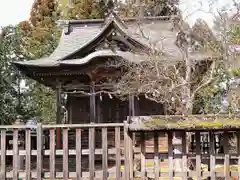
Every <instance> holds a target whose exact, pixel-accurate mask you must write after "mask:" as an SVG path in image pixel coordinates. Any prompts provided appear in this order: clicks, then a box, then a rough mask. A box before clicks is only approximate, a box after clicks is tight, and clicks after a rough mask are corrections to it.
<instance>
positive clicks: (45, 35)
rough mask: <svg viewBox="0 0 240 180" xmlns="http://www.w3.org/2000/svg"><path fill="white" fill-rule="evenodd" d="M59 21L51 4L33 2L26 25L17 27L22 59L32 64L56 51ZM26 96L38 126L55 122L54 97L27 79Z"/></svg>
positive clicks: (47, 0) (54, 4)
mask: <svg viewBox="0 0 240 180" xmlns="http://www.w3.org/2000/svg"><path fill="white" fill-rule="evenodd" d="M59 17H60V13H59V9H58V4H57V2H56V1H55V0H36V1H35V2H34V5H33V7H32V10H31V17H30V19H29V21H24V22H21V23H20V24H19V29H20V34H21V45H22V49H21V52H22V54H23V56H24V59H27V60H33V59H38V58H42V57H44V56H45V57H46V56H49V55H50V54H51V53H52V52H53V51H54V49H55V48H56V46H57V44H58V41H59V37H60V29H59V27H58V26H57V24H56V20H58V19H59ZM26 81H27V84H28V86H29V90H28V92H29V96H30V97H31V101H30V102H29V103H31V105H32V107H33V108H34V109H35V112H34V117H36V118H37V120H38V121H41V122H43V121H44V122H47V123H50V122H55V121H56V119H55V114H56V110H55V109H56V108H55V95H54V94H55V93H54V91H53V90H52V89H50V88H47V87H45V86H43V85H41V84H39V83H38V82H36V81H32V80H29V79H27V80H26Z"/></svg>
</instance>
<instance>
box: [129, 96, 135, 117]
mask: <svg viewBox="0 0 240 180" xmlns="http://www.w3.org/2000/svg"><path fill="white" fill-rule="evenodd" d="M128 102H129V116H135V107H134V96H133V95H132V94H129V100H128Z"/></svg>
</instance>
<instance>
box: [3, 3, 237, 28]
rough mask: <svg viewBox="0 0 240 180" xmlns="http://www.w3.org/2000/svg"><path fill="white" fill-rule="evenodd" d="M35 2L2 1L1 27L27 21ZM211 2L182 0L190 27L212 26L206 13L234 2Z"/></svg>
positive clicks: (181, 5) (210, 14)
mask: <svg viewBox="0 0 240 180" xmlns="http://www.w3.org/2000/svg"><path fill="white" fill-rule="evenodd" d="M33 1H34V0H0V3H1V6H0V26H7V25H9V24H17V23H18V22H21V21H23V20H27V19H28V18H29V16H30V9H31V6H32V3H33ZM210 1H211V0H180V9H181V10H182V12H183V16H184V17H188V18H186V20H187V22H188V23H189V24H190V25H192V24H193V23H194V22H195V20H196V19H198V18H200V17H201V18H202V19H204V20H205V21H206V22H207V23H208V24H209V25H210V26H212V24H213V16H212V13H206V11H209V10H210V11H211V12H214V11H215V12H216V9H220V8H221V7H222V6H224V7H228V6H230V5H231V2H232V1H231V0H212V1H213V2H214V4H213V6H212V7H213V8H212V9H209V4H210ZM237 1H238V0H237ZM204 11H205V12H204ZM193 12H194V13H193Z"/></svg>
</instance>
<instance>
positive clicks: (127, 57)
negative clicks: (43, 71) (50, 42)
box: [13, 50, 147, 67]
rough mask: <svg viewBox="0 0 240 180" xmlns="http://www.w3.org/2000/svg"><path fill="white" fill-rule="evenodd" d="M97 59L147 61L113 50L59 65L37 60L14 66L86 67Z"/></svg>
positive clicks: (59, 62) (143, 57)
mask: <svg viewBox="0 0 240 180" xmlns="http://www.w3.org/2000/svg"><path fill="white" fill-rule="evenodd" d="M97 57H120V58H123V59H125V60H127V61H130V62H141V61H144V60H146V59H147V56H144V55H140V54H134V53H132V52H123V51H116V52H113V51H111V50H99V51H95V52H93V53H91V54H89V55H87V56H85V57H83V58H79V59H72V60H63V61H58V62H57V63H56V62H49V63H48V64H46V63H45V62H43V61H45V59H40V60H41V61H40V62H37V60H32V61H20V62H13V64H15V65H17V66H29V67H53V66H55V67H57V66H61V65H84V64H87V63H89V62H90V61H92V60H93V59H95V58H97ZM46 61H47V59H46Z"/></svg>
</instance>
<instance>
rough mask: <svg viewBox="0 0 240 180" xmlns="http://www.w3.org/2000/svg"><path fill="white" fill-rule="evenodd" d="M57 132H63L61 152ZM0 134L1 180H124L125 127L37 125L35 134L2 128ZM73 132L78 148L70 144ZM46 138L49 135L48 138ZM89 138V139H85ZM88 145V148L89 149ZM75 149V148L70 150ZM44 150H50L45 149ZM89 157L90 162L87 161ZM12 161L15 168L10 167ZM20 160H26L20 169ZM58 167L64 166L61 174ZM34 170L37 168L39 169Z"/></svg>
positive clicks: (9, 127) (110, 125) (18, 128)
mask: <svg viewBox="0 0 240 180" xmlns="http://www.w3.org/2000/svg"><path fill="white" fill-rule="evenodd" d="M31 128H32V127H31ZM57 128H60V129H61V132H62V133H61V136H62V148H61V149H57V148H56V146H55V144H56V142H55V141H56V129H57ZM0 130H1V138H0V140H1V150H0V155H1V162H0V163H1V169H0V179H1V180H5V179H7V178H12V179H13V180H17V179H19V178H20V179H21V178H24V179H26V180H30V179H33V178H36V179H39V180H40V179H42V178H50V179H55V178H63V179H70V178H76V179H82V178H83V177H88V178H89V179H94V178H95V177H98V178H102V179H107V178H108V177H112V178H116V179H120V178H121V177H122V174H123V173H122V170H121V160H122V159H123V158H122V157H123V154H122V153H121V151H122V149H123V148H124V147H123V145H121V142H123V138H121V132H122V130H123V124H122V123H112V124H79V125H42V124H38V125H37V126H36V129H35V130H32V129H30V128H29V127H27V126H1V127H0ZM9 131H10V132H12V141H11V142H12V149H9V147H8V144H9V142H8V138H7V133H8V132H9ZM70 131H71V132H72V133H73V132H74V136H73V137H74V139H75V144H74V145H71V146H70V142H69V139H70V133H69V132H70ZM83 133H84V136H83ZM33 134H36V137H35V138H36V139H35V140H31V139H32V135H33ZM46 134H49V135H48V136H46ZM109 134H111V136H110V135H109ZM86 135H87V136H88V137H85V136H86ZM19 140H21V141H19ZM22 141H23V143H22ZM34 141H36V144H37V147H36V149H33V148H32V146H31V142H34ZM110 141H113V143H114V145H113V143H111V145H109V142H110ZM46 142H47V143H46ZM96 142H98V143H101V145H100V146H101V147H100V148H99V147H98V148H96ZM84 143H85V144H84ZM86 143H87V144H88V146H86ZM72 146H74V148H73V149H69V147H72ZM45 147H49V148H48V149H46V148H45ZM87 156H88V158H86V157H87ZM96 156H101V158H100V160H101V163H100V164H101V165H99V162H97V161H99V160H96ZM109 156H112V161H115V163H114V166H113V165H111V166H113V167H111V168H110V167H109V166H108V162H109V159H110V157H109ZM9 157H11V158H12V166H11V164H10V165H9V163H7V162H8V161H7V159H8V158H9ZM21 157H24V160H23V161H24V165H23V167H21V166H22V165H19V161H20V159H21ZM34 157H35V158H34ZM59 159H61V160H60V163H59V162H58V161H59ZM70 159H71V160H70ZM72 159H74V162H75V165H71V164H70V161H72ZM84 162H85V163H84ZM58 163H59V164H60V166H62V167H61V168H60V171H59V170H58V169H57V166H58V165H57V164H58ZM20 164H21V163H20ZM96 164H98V166H100V168H98V170H97V168H96V167H95V165H96ZM33 166H36V168H35V167H33ZM70 166H73V167H71V168H72V169H73V168H74V169H75V170H73V171H69V169H71V168H70ZM83 166H88V167H87V168H88V170H85V169H86V167H83ZM84 168H85V169H84ZM61 169H62V170H61Z"/></svg>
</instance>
